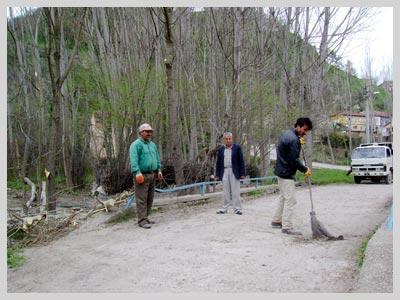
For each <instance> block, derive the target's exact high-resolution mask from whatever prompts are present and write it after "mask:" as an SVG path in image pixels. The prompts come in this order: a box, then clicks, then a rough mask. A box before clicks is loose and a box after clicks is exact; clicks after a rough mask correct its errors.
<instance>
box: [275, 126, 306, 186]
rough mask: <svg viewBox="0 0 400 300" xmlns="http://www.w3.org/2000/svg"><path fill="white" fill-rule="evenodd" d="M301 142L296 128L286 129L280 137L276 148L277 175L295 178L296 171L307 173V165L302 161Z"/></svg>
mask: <svg viewBox="0 0 400 300" xmlns="http://www.w3.org/2000/svg"><path fill="white" fill-rule="evenodd" d="M300 150H301V144H300V140H299V136H298V134H297V132H296V130H295V129H294V128H291V129H288V130H286V131H285V132H284V133H283V134H282V135H281V136H280V138H279V142H278V147H277V150H276V165H275V171H274V173H275V175H276V176H279V177H281V178H285V179H294V175H295V174H296V171H297V170H299V171H300V172H303V173H305V172H306V171H307V167H306V166H304V165H303V163H302V162H301V161H300V159H299V156H300Z"/></svg>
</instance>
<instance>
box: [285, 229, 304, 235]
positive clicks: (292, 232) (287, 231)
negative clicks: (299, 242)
mask: <svg viewBox="0 0 400 300" xmlns="http://www.w3.org/2000/svg"><path fill="white" fill-rule="evenodd" d="M282 233H285V234H291V235H303V234H302V233H301V232H300V231H295V230H293V229H282Z"/></svg>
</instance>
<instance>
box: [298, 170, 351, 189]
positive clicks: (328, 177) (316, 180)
mask: <svg viewBox="0 0 400 300" xmlns="http://www.w3.org/2000/svg"><path fill="white" fill-rule="evenodd" d="M346 173H347V171H344V170H335V169H313V173H312V176H311V182H312V183H313V184H315V185H324V184H331V183H354V176H353V175H352V174H350V175H348V176H347V175H346ZM296 179H297V180H298V181H305V178H304V175H303V174H301V173H297V174H296Z"/></svg>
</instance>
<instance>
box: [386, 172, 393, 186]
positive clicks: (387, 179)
mask: <svg viewBox="0 0 400 300" xmlns="http://www.w3.org/2000/svg"><path fill="white" fill-rule="evenodd" d="M385 183H386V184H391V183H392V175H391V173H389V174H387V175H386V177H385Z"/></svg>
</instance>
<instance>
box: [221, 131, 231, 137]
mask: <svg viewBox="0 0 400 300" xmlns="http://www.w3.org/2000/svg"><path fill="white" fill-rule="evenodd" d="M228 136H230V137H231V136H232V132H225V133H224V134H223V137H228Z"/></svg>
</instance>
